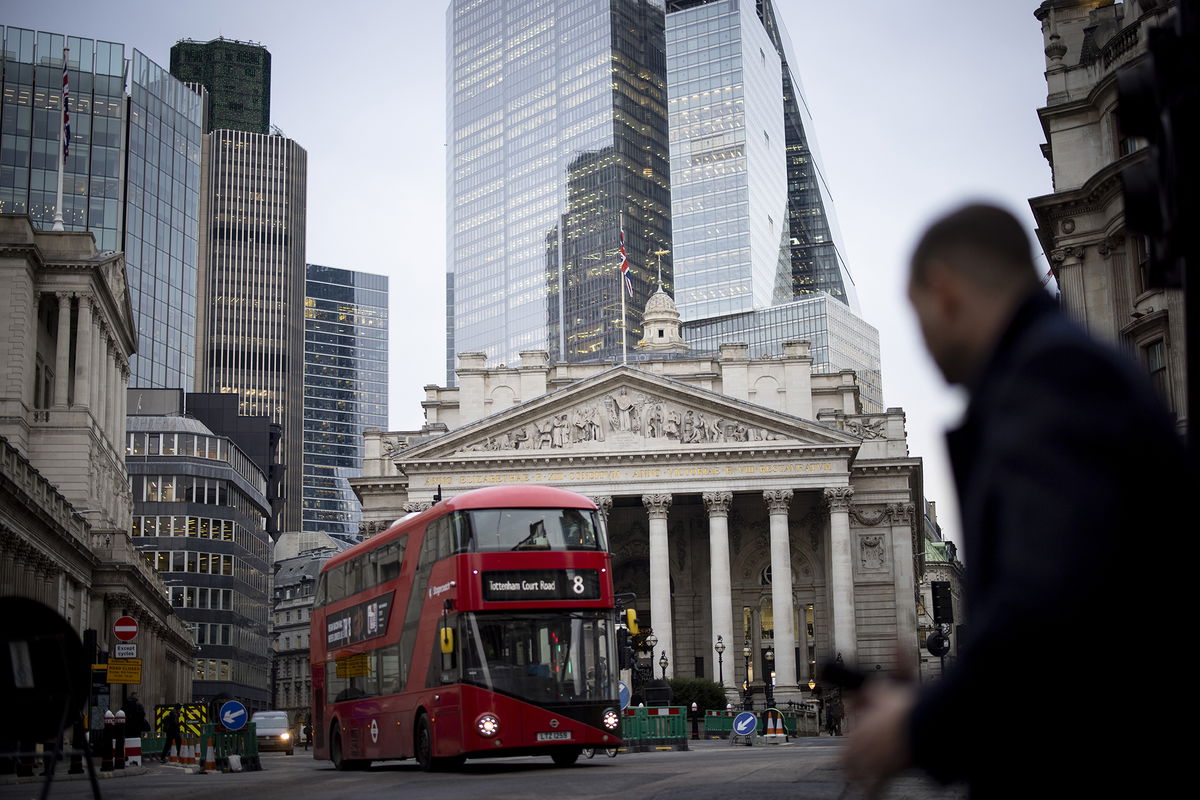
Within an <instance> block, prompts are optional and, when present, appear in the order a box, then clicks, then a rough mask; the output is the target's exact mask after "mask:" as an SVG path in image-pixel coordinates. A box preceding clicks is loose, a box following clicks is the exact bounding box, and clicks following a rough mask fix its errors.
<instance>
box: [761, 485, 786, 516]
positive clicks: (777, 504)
mask: <svg viewBox="0 0 1200 800" xmlns="http://www.w3.org/2000/svg"><path fill="white" fill-rule="evenodd" d="M763 500H764V501H765V502H766V504H767V511H768V512H769V513H771V514H786V513H787V510H788V505H789V504H790V503H791V502H792V490H791V489H768V490H766V491H765V492H763Z"/></svg>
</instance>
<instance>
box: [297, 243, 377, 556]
mask: <svg viewBox="0 0 1200 800" xmlns="http://www.w3.org/2000/svg"><path fill="white" fill-rule="evenodd" d="M306 271H307V279H306V281H305V291H304V512H303V520H302V525H303V530H305V531H317V532H322V533H328V534H330V535H333V536H337V537H339V538H341V539H343V540H345V541H351V540H356V539H358V523H359V520H361V519H362V507H361V506H360V505H359V502H358V498H357V497H355V496H354V490H353V489H351V488H350V483H349V480H348V479H349V478H354V477H358V476H359V475H361V474H362V456H363V453H362V447H363V439H362V432H363V429H365V428H380V429H386V427H387V354H388V348H387V336H388V307H387V302H388V279H387V278H386V277H385V276H383V275H371V274H368V273H366V272H354V271H352V270H348V269H335V268H334V267H323V266H320V265H318V264H309V265H307V267H306Z"/></svg>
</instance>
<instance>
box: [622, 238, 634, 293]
mask: <svg viewBox="0 0 1200 800" xmlns="http://www.w3.org/2000/svg"><path fill="white" fill-rule="evenodd" d="M621 277H622V278H623V279H624V280H625V291H627V292H629V296H630V297H633V281H631V280H630V279H629V256H627V255H625V229H624V228H621Z"/></svg>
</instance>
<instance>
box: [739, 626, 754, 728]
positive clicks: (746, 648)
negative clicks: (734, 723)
mask: <svg viewBox="0 0 1200 800" xmlns="http://www.w3.org/2000/svg"><path fill="white" fill-rule="evenodd" d="M742 657H743V658H744V659H746V680H744V681H742V687H743V688H744V689H745V690H746V696H745V697H744V698H742V705H743V707H744V708H745V709H746V710H747V711H751V710H753V708H754V701H753V700H752V699H751V694H750V640H749V639H747V640H746V643H745V644H744V645H742Z"/></svg>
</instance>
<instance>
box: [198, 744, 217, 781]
mask: <svg viewBox="0 0 1200 800" xmlns="http://www.w3.org/2000/svg"><path fill="white" fill-rule="evenodd" d="M216 771H217V750H216V748H214V747H213V739H212V737H211V736H209V737H208V742H207V749H206V752H205V754H204V769H202V770H201V772H216Z"/></svg>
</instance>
